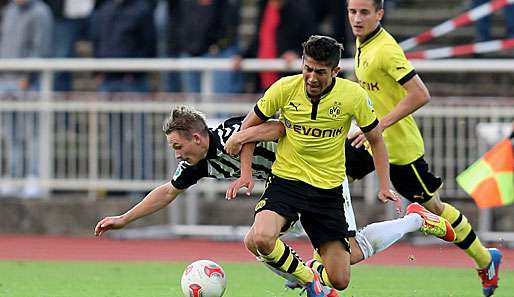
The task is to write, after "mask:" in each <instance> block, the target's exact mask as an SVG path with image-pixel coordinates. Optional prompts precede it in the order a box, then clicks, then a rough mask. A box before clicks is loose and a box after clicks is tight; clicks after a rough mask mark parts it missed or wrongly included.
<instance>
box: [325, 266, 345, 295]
mask: <svg viewBox="0 0 514 297" xmlns="http://www.w3.org/2000/svg"><path fill="white" fill-rule="evenodd" d="M327 274H328V278H329V280H330V283H331V284H332V287H333V288H334V289H336V290H339V291H341V290H344V289H346V288H347V287H348V285H349V284H350V272H349V271H341V270H336V271H332V272H330V271H329V270H327Z"/></svg>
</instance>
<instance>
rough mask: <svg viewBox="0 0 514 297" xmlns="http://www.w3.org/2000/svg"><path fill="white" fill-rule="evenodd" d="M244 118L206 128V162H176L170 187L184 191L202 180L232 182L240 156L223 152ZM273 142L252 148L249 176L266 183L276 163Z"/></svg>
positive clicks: (236, 172)
mask: <svg viewBox="0 0 514 297" xmlns="http://www.w3.org/2000/svg"><path fill="white" fill-rule="evenodd" d="M243 119H244V117H236V118H230V119H228V120H226V121H224V122H223V123H221V124H220V125H219V126H218V127H217V128H215V129H212V128H209V150H208V152H207V156H206V157H205V159H203V160H201V161H200V162H198V164H196V165H194V166H192V165H190V164H188V163H187V162H185V161H181V162H179V164H178V166H177V169H176V170H175V174H174V175H173V179H172V180H171V184H172V185H173V186H174V187H175V188H177V189H187V188H188V187H190V186H192V185H194V184H195V183H196V182H198V181H199V180H200V179H202V178H204V177H211V178H216V179H235V178H238V177H239V176H240V174H241V171H240V163H241V162H240V160H239V156H231V155H229V154H227V153H226V152H225V150H224V148H223V147H224V145H225V142H226V141H227V140H228V138H229V137H230V136H231V135H232V134H234V133H235V132H237V131H239V129H240V127H241V123H242V121H243ZM275 146H276V143H275V142H273V141H269V142H259V143H257V146H256V147H255V152H254V156H253V161H252V171H253V172H252V173H253V176H254V177H255V178H257V179H266V178H267V177H268V175H269V174H270V172H271V165H272V164H273V162H274V161H275Z"/></svg>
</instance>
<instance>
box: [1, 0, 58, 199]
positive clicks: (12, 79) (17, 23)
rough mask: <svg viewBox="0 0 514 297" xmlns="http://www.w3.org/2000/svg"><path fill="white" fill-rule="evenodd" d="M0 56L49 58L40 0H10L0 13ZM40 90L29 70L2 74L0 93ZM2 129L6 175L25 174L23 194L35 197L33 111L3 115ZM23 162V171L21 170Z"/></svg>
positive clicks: (48, 21)
mask: <svg viewBox="0 0 514 297" xmlns="http://www.w3.org/2000/svg"><path fill="white" fill-rule="evenodd" d="M2 15H3V17H2V24H1V38H0V58H2V59H6V58H41V57H48V56H49V54H50V48H51V44H52V26H53V20H52V14H51V12H50V9H49V8H48V6H47V5H46V4H45V3H43V2H42V1H40V0H12V1H10V2H9V4H8V5H7V6H6V7H5V8H4V10H3V12H2ZM37 89H39V79H38V75H36V74H32V73H22V74H20V73H16V74H14V73H13V74H3V75H2V76H1V77H0V93H1V94H3V95H8V94H10V95H12V96H14V97H16V98H18V99H19V100H23V99H26V98H27V97H28V94H27V93H24V92H26V91H34V90H37ZM2 121H3V122H2V123H1V124H2V125H1V127H2V129H3V133H4V135H5V141H6V144H7V149H6V151H7V163H8V164H7V167H8V174H9V176H8V177H9V178H21V177H23V176H24V175H25V176H27V177H28V183H27V184H26V187H25V189H24V192H23V195H24V196H26V197H30V198H32V197H38V196H40V195H42V194H43V193H42V190H41V188H40V187H39V184H38V183H37V177H38V176H39V158H38V157H39V156H38V146H39V133H38V129H39V125H38V122H39V118H38V115H37V114H36V113H26V112H11V113H6V114H4V115H3V117H2ZM24 165H26V170H24V167H25V166H24ZM0 190H1V192H2V194H3V195H11V196H12V195H13V194H16V193H19V190H18V189H16V188H14V187H12V188H3V189H0Z"/></svg>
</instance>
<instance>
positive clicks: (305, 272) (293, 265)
mask: <svg viewBox="0 0 514 297" xmlns="http://www.w3.org/2000/svg"><path fill="white" fill-rule="evenodd" d="M259 254H260V255H261V258H262V259H263V260H264V261H266V263H268V264H269V265H271V266H273V267H274V268H276V269H278V270H280V271H282V272H285V273H289V274H291V275H293V276H294V277H295V278H296V279H297V280H298V282H299V283H300V284H301V285H302V286H303V285H305V284H307V283H310V282H312V280H313V279H314V274H313V273H312V271H311V270H310V269H309V268H308V267H307V266H305V264H304V263H303V261H301V260H300V259H299V258H298V256H296V253H294V252H292V249H291V248H290V247H289V246H287V244H285V243H284V242H282V241H281V240H280V239H277V241H276V242H275V248H274V249H273V251H271V253H270V254H269V255H263V254H261V253H260V252H259Z"/></svg>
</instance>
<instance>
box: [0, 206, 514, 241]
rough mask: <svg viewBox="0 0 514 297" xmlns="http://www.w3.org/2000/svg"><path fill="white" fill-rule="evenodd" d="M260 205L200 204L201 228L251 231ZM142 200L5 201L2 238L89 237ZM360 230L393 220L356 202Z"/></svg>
mask: <svg viewBox="0 0 514 297" xmlns="http://www.w3.org/2000/svg"><path fill="white" fill-rule="evenodd" d="M256 201H257V200H256V199H250V198H246V197H239V198H238V199H236V200H233V201H226V200H223V199H216V200H214V201H205V202H203V203H201V204H200V208H199V212H200V218H201V219H200V222H199V223H200V224H226V225H250V224H251V223H252V221H253V208H254V205H255V202H256ZM138 202H139V200H137V199H130V198H108V199H102V200H95V201H93V200H88V199H86V198H84V197H68V198H54V199H40V200H24V199H1V200H0V233H4V234H53V235H73V236H89V235H92V234H93V229H94V226H95V225H96V223H97V222H98V220H99V219H100V218H102V217H104V216H108V215H116V214H120V213H122V212H124V211H126V210H127V209H129V208H130V207H132V206H133V205H135V204H136V203H138ZM353 204H354V211H355V215H356V220H357V225H358V226H359V227H363V226H365V225H366V224H368V223H371V222H377V221H382V220H386V219H387V215H386V212H385V211H384V206H383V205H381V204H378V203H377V204H373V205H365V204H364V203H363V201H362V199H358V198H354V202H353ZM453 204H454V205H455V206H456V207H457V208H459V209H460V210H461V211H462V212H463V213H464V214H465V215H466V216H467V217H468V218H469V220H470V221H471V222H472V224H473V225H474V227H475V229H477V228H478V226H477V224H478V219H477V215H478V209H477V208H476V206H475V205H474V203H473V202H472V201H471V200H465V201H463V200H456V201H455V200H454V201H453ZM513 213H514V206H508V207H502V208H498V209H495V210H494V212H493V217H494V229H495V230H496V231H513V230H514V216H513V215H512V214H513ZM167 218H168V210H167V209H164V210H161V211H159V212H157V213H155V214H153V215H151V216H148V217H146V218H143V219H141V220H139V221H136V222H133V223H132V224H131V225H130V227H133V228H134V227H142V226H152V225H162V224H166V223H167V222H168V221H167Z"/></svg>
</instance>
